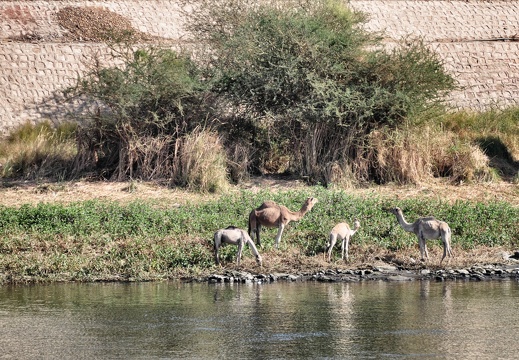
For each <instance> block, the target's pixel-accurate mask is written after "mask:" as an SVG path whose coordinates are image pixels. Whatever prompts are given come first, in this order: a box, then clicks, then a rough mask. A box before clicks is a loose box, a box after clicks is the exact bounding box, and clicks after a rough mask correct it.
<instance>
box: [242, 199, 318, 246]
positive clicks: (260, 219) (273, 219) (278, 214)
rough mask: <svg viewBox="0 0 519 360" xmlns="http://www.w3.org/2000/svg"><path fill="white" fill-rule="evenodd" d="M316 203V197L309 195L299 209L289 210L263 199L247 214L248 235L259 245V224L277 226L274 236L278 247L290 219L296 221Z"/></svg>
mask: <svg viewBox="0 0 519 360" xmlns="http://www.w3.org/2000/svg"><path fill="white" fill-rule="evenodd" d="M316 203H317V199H316V198H313V197H309V198H308V199H306V201H305V203H304V204H303V206H302V207H301V209H300V210H299V211H295V212H294V211H290V210H288V208H287V207H286V206H283V205H278V204H276V203H275V202H274V201H270V200H269V201H265V202H264V203H263V204H261V205H260V206H259V207H258V208H256V209H254V210H252V211H251V213H250V215H249V235H250V236H251V238H254V233H256V239H257V243H258V245H259V246H261V240H260V230H261V226H265V227H270V228H273V227H277V228H278V234H277V236H276V248H278V247H279V241H280V240H281V235H282V234H283V230H284V229H285V226H287V225H288V223H289V222H291V221H298V220H301V218H302V217H303V216H304V215H305V214H306V213H307V212H308V211H310V210H311V209H312V208H313V207H314V205H315V204H316Z"/></svg>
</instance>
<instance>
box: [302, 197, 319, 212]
mask: <svg viewBox="0 0 519 360" xmlns="http://www.w3.org/2000/svg"><path fill="white" fill-rule="evenodd" d="M317 203H318V200H317V198H314V197H309V198H308V199H306V201H305V203H304V204H303V208H302V210H304V211H305V212H306V211H310V210H312V208H313V207H314V205H315V204H317Z"/></svg>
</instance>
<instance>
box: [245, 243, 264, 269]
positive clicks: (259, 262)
mask: <svg viewBox="0 0 519 360" xmlns="http://www.w3.org/2000/svg"><path fill="white" fill-rule="evenodd" d="M245 241H246V242H247V244H248V245H249V248H250V249H251V250H252V252H253V254H254V256H256V262H257V263H258V264H259V266H263V260H262V258H261V255H260V254H259V252H258V249H257V248H256V245H254V242H253V241H252V239H246V240H245Z"/></svg>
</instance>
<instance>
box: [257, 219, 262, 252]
mask: <svg viewBox="0 0 519 360" xmlns="http://www.w3.org/2000/svg"><path fill="white" fill-rule="evenodd" d="M260 231H261V224H260V223H258V224H257V225H256V240H257V243H258V246H260V247H261V239H260Z"/></svg>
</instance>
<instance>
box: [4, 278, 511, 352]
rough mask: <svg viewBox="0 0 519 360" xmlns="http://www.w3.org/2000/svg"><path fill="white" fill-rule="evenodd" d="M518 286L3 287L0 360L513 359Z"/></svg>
mask: <svg viewBox="0 0 519 360" xmlns="http://www.w3.org/2000/svg"><path fill="white" fill-rule="evenodd" d="M518 300H519V284H518V283H517V282H516V281H504V282H444V283H436V282H418V281H416V282H405V283H394V282H382V281H381V282H363V283H351V284H350V283H337V284H322V283H312V282H309V283H275V284H251V285H245V284H234V285H229V284H217V285H212V284H183V283H178V282H169V283H165V282H163V283H138V284H58V285H46V286H16V287H3V288H0V323H1V324H2V326H1V327H0V349H2V351H1V352H0V359H3V358H12V359H34V358H60V359H63V358H67V359H92V358H106V359H117V358H120V359H123V358H124V359H129V358H133V359H135V358H146V359H153V358H175V359H178V358H186V359H187V358H193V359H194V358H197V359H201V358H204V359H206V358H207V359H209V358H210V359H214V358H251V359H256V358H257V359H271V358H313V359H314V358H323V359H324V358H326V359H344V358H352V359H357V358H358V359H364V358H370V359H380V358H397V357H398V358H400V357H408V358H414V357H424V358H455V359H473V358H478V359H486V358H488V359H496V358H505V359H512V358H515V357H516V351H517V342H516V337H517V330H518V329H519V325H518V324H519V315H518V312H517V310H516V305H517V302H518Z"/></svg>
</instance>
